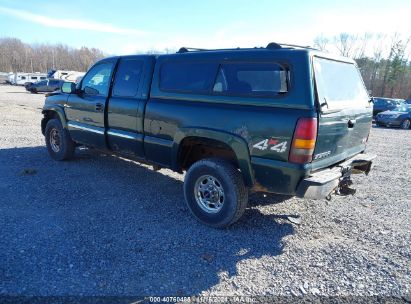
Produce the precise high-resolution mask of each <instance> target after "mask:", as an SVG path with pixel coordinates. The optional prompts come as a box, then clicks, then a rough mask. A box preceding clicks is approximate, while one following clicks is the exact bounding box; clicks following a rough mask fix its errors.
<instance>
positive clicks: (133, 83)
mask: <svg viewBox="0 0 411 304" xmlns="http://www.w3.org/2000/svg"><path fill="white" fill-rule="evenodd" d="M142 71H143V62H142V61H141V60H138V59H121V61H120V64H119V66H118V69H117V73H116V77H115V80H114V87H113V96H121V97H133V96H136V95H137V91H138V87H139V83H140V78H141V74H142Z"/></svg>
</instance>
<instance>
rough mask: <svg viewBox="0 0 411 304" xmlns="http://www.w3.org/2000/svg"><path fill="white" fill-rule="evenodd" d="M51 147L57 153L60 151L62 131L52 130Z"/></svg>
mask: <svg viewBox="0 0 411 304" xmlns="http://www.w3.org/2000/svg"><path fill="white" fill-rule="evenodd" d="M50 147H51V149H52V150H53V151H54V152H56V153H58V152H59V151H60V133H59V131H58V130H57V129H52V130H51V131H50Z"/></svg>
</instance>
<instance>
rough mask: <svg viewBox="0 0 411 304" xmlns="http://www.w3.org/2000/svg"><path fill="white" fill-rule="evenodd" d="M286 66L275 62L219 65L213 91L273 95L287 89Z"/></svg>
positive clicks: (284, 91)
mask: <svg viewBox="0 0 411 304" xmlns="http://www.w3.org/2000/svg"><path fill="white" fill-rule="evenodd" d="M287 74H288V71H287V70H286V68H284V67H283V66H281V65H279V64H275V63H244V64H238V63H232V64H222V65H221V66H220V69H219V72H218V75H217V79H216V82H215V84H214V88H213V91H214V93H217V94H218V93H223V94H228V95H251V96H273V95H278V94H283V93H286V92H287V91H288V86H287V78H288V76H287Z"/></svg>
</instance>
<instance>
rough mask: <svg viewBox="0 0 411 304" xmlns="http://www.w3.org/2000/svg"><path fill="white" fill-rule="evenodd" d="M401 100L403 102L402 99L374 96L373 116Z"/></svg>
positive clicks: (391, 107)
mask: <svg viewBox="0 0 411 304" xmlns="http://www.w3.org/2000/svg"><path fill="white" fill-rule="evenodd" d="M402 102H404V99H397V98H385V97H374V107H373V116H374V117H375V116H376V115H377V114H378V113H381V112H384V111H388V110H393V109H394V108H396V107H397V106H398V105H399V104H401V103H402Z"/></svg>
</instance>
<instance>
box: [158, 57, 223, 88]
mask: <svg viewBox="0 0 411 304" xmlns="http://www.w3.org/2000/svg"><path fill="white" fill-rule="evenodd" d="M217 68H218V65H217V64H216V63H203V62H168V63H165V64H164V65H163V66H162V67H161V71H160V89H161V90H162V91H180V92H191V93H209V92H210V91H211V88H212V85H213V83H214V79H215V76H216V74H217Z"/></svg>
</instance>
